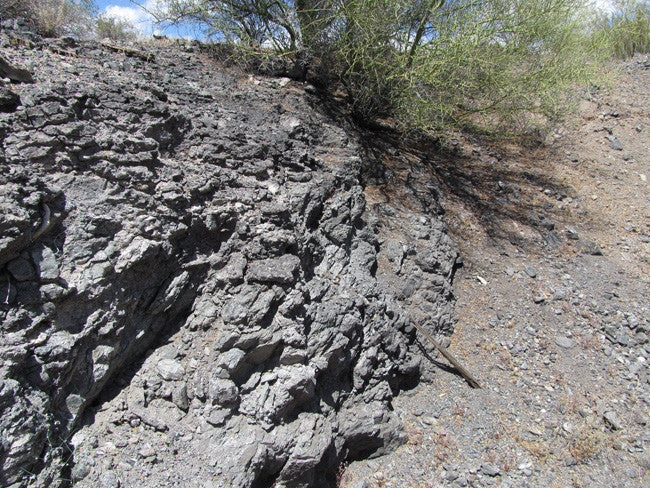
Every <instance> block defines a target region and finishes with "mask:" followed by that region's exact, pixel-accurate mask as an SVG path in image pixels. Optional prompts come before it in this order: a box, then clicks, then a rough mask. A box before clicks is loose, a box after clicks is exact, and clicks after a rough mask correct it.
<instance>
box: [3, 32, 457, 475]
mask: <svg viewBox="0 0 650 488" xmlns="http://www.w3.org/2000/svg"><path fill="white" fill-rule="evenodd" d="M0 46H2V47H3V55H5V56H6V57H7V58H8V60H9V61H10V62H12V63H16V64H18V65H21V66H22V67H24V68H27V69H28V70H30V71H31V72H32V73H34V78H35V83H34V84H18V85H14V86H11V85H6V86H5V89H6V91H11V92H13V93H14V94H15V95H17V96H18V97H19V99H20V104H19V105H17V107H13V106H11V108H8V109H7V110H6V113H1V114H0V141H1V148H0V208H1V210H0V212H2V218H1V221H0V228H1V235H0V267H1V268H2V269H1V271H0V290H1V291H2V297H1V298H2V300H1V302H2V303H1V308H0V320H1V331H0V484H1V485H3V486H14V485H13V484H15V486H64V485H66V484H69V482H70V480H73V481H74V482H75V485H77V486H106V487H108V486H120V485H121V486H138V487H161V486H174V485H178V486H181V485H182V486H206V487H207V486H211V487H256V486H258V487H262V486H270V485H271V484H273V483H275V485H274V486H276V487H279V486H286V487H299V486H332V484H333V483H334V481H335V474H336V469H337V463H339V462H342V461H344V460H345V459H351V458H358V457H362V456H368V455H372V454H373V453H379V452H382V451H383V450H386V449H391V448H394V447H395V446H397V445H399V443H400V442H401V441H402V434H401V424H400V421H399V419H398V418H397V417H396V416H395V415H394V414H393V413H392V411H391V399H392V398H393V396H394V395H395V394H396V393H397V392H398V391H399V390H400V389H401V388H403V387H404V386H413V385H414V384H415V383H416V382H417V381H418V380H419V378H420V377H421V375H422V373H423V372H425V370H426V369H427V368H430V366H429V364H428V362H427V361H426V360H425V359H423V354H422V351H421V349H420V348H419V346H418V343H417V341H416V336H415V332H414V331H413V329H412V327H411V326H410V325H409V323H408V320H407V318H406V317H407V316H406V315H405V313H404V304H405V303H408V304H410V305H409V306H410V307H417V308H418V314H419V315H421V316H423V317H424V318H425V319H426V323H427V324H428V326H429V327H430V328H431V329H433V328H437V331H440V330H443V329H446V330H447V331H449V330H451V324H452V317H451V315H452V310H453V300H452V296H451V292H450V282H451V278H452V274H453V266H454V263H455V260H456V251H455V248H454V246H453V244H452V243H451V241H450V239H449V238H448V237H447V235H446V233H445V231H444V227H443V225H442V224H441V222H440V220H439V218H438V216H437V215H436V213H435V212H434V211H433V210H432V209H431V208H427V207H426V205H425V206H424V207H422V208H420V209H419V211H418V210H416V211H413V212H411V213H410V214H409V213H404V212H402V213H400V210H399V209H395V208H391V207H389V206H387V205H384V206H381V207H377V208H374V207H373V208H369V207H368V206H367V205H366V200H365V195H364V188H363V187H362V186H361V184H360V174H361V168H362V158H363V154H362V151H361V150H360V145H359V141H358V140H357V136H355V135H354V133H353V132H352V131H351V130H349V129H345V128H344V127H343V126H342V125H341V124H338V123H337V122H336V121H335V120H333V119H331V118H329V117H328V116H326V115H325V114H323V113H320V112H319V111H318V110H316V109H314V108H313V107H314V106H318V103H317V100H316V99H315V97H314V95H311V94H309V93H308V92H306V91H305V87H304V86H303V85H301V84H298V83H294V82H289V80H286V79H266V78H259V77H258V78H252V77H247V76H241V75H236V74H233V73H231V72H228V71H225V70H222V69H218V68H217V67H216V65H215V63H214V62H212V61H210V60H209V58H208V57H207V56H206V55H205V54H204V53H202V52H201V49H200V47H198V46H197V45H196V44H189V43H188V44H180V45H179V44H176V45H164V44H159V45H156V46H154V45H149V46H147V45H145V46H141V47H140V48H141V49H143V50H145V51H147V52H149V53H151V54H154V55H155V60H153V59H152V58H150V59H149V61H146V60H145V59H139V58H134V57H128V56H126V55H125V53H120V52H114V51H112V50H108V49H106V48H105V47H102V46H101V45H99V44H97V43H77V42H75V41H72V40H70V39H68V40H58V41H43V40H40V39H38V38H35V37H34V36H33V35H29V36H28V35H27V34H21V33H20V32H18V31H16V30H14V29H10V28H7V26H6V25H5V29H4V30H0ZM430 200H431V199H430ZM431 201H432V208H433V209H435V201H433V200H431ZM378 210H379V211H380V212H378ZM391 215H392V217H390V216H391ZM391 219H393V220H395V221H397V220H398V219H401V223H402V224H403V226H402V228H403V229H408V231H405V230H400V231H395V229H392V228H390V227H387V225H386V222H389V221H390V220H391ZM389 233H393V234H394V235H393V236H392V238H390V239H389V238H388V235H389ZM432 331H434V332H435V331H436V330H432ZM73 434H74V435H73ZM154 463H158V464H154ZM179 483H181V484H180V485H179Z"/></svg>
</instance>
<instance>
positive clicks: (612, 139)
mask: <svg viewBox="0 0 650 488" xmlns="http://www.w3.org/2000/svg"><path fill="white" fill-rule="evenodd" d="M605 138H606V139H607V140H608V141H609V147H611V148H612V149H614V150H615V151H622V150H623V144H621V142H620V141H619V140H618V139H617V138H616V136H613V135H606V136H605Z"/></svg>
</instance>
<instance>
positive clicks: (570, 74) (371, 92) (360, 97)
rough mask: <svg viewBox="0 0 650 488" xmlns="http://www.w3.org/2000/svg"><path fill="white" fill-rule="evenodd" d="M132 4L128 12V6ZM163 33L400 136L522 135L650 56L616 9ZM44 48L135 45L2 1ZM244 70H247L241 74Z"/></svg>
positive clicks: (403, 10)
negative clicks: (616, 67) (456, 131)
mask: <svg viewBox="0 0 650 488" xmlns="http://www.w3.org/2000/svg"><path fill="white" fill-rule="evenodd" d="M135 3H137V2H135ZM159 4H160V5H161V8H160V10H159V11H158V12H154V13H155V14H156V15H157V16H158V18H159V19H160V20H161V21H162V22H168V23H178V22H192V23H194V24H196V25H200V26H202V27H203V28H204V32H205V35H206V37H207V38H210V39H213V40H217V41H220V42H223V43H226V44H227V45H228V46H230V51H231V52H232V53H236V54H237V56H238V57H239V59H240V61H241V62H242V64H244V65H248V66H251V65H263V64H264V63H263V62H259V60H260V59H262V58H265V57H268V58H269V59H272V57H273V56H277V55H280V56H283V57H284V58H285V59H291V60H292V61H293V63H294V69H293V70H292V73H293V74H294V75H295V76H300V74H301V75H302V76H307V77H309V78H310V79H311V80H312V81H314V82H316V83H320V84H321V85H322V86H327V87H328V88H330V89H332V91H334V90H333V88H334V87H341V88H342V89H343V90H344V91H345V93H346V94H347V96H348V100H349V103H350V106H351V107H352V112H353V114H354V115H355V116H356V117H357V119H358V120H360V121H362V122H372V121H374V120H375V119H377V118H382V117H383V118H391V119H392V120H393V121H394V123H395V124H396V125H398V126H399V127H401V128H403V129H411V128H414V129H424V130H428V129H441V128H450V127H466V126H470V125H471V126H474V127H480V128H489V129H491V130H494V129H500V128H504V127H507V128H509V129H513V128H514V129H524V128H526V127H527V125H528V124H529V123H530V121H531V120H535V121H536V123H537V124H539V123H544V122H549V121H553V120H554V119H556V118H557V117H558V116H560V115H562V113H563V111H565V110H566V108H567V107H569V103H568V100H567V93H569V90H568V88H569V87H572V86H576V84H578V83H584V82H587V81H588V80H593V79H595V78H597V76H598V73H599V70H601V69H602V63H603V61H604V60H606V59H608V58H609V57H611V56H615V57H619V58H625V57H628V56H631V55H633V54H634V53H635V52H648V51H650V2H648V1H647V0H618V1H615V2H614V6H615V7H616V8H615V9H614V10H613V11H612V12H609V13H605V12H600V13H599V12H597V11H595V10H593V9H592V8H590V7H589V4H590V1H589V0H225V1H223V0H219V1H217V0H160V1H159ZM17 16H23V17H26V18H28V19H29V20H31V21H32V22H33V23H34V25H35V26H36V27H37V28H38V30H39V31H40V32H41V33H42V34H43V35H46V36H56V35H62V34H70V35H75V36H77V37H88V36H90V35H91V34H92V33H94V35H95V36H96V37H98V38H106V37H107V38H110V39H114V40H132V39H135V38H136V37H137V36H136V31H135V29H134V28H133V26H131V25H129V24H128V23H126V22H124V21H120V20H117V19H114V18H110V17H106V16H102V15H100V16H96V15H95V11H94V5H93V1H92V0H4V1H3V3H2V5H0V19H1V18H13V17H17ZM251 60H253V61H252V62H249V61H251Z"/></svg>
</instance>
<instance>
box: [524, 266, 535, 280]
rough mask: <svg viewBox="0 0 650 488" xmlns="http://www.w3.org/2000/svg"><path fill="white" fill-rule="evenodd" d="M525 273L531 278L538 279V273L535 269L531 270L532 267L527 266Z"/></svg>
mask: <svg viewBox="0 0 650 488" xmlns="http://www.w3.org/2000/svg"><path fill="white" fill-rule="evenodd" d="M524 273H526V274H527V275H528V276H530V277H531V278H537V271H536V270H535V268H531V267H530V266H526V267H525V268H524Z"/></svg>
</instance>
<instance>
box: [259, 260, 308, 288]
mask: <svg viewBox="0 0 650 488" xmlns="http://www.w3.org/2000/svg"><path fill="white" fill-rule="evenodd" d="M299 266H300V259H299V258H298V257H297V256H293V255H291V254H285V255H284V256H280V257H279V258H271V259H264V260H261V261H253V262H251V263H249V265H248V271H247V277H248V280H249V281H253V282H260V283H278V284H281V285H290V284H291V283H293V282H294V281H295V279H296V273H297V271H298V267H299Z"/></svg>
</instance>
